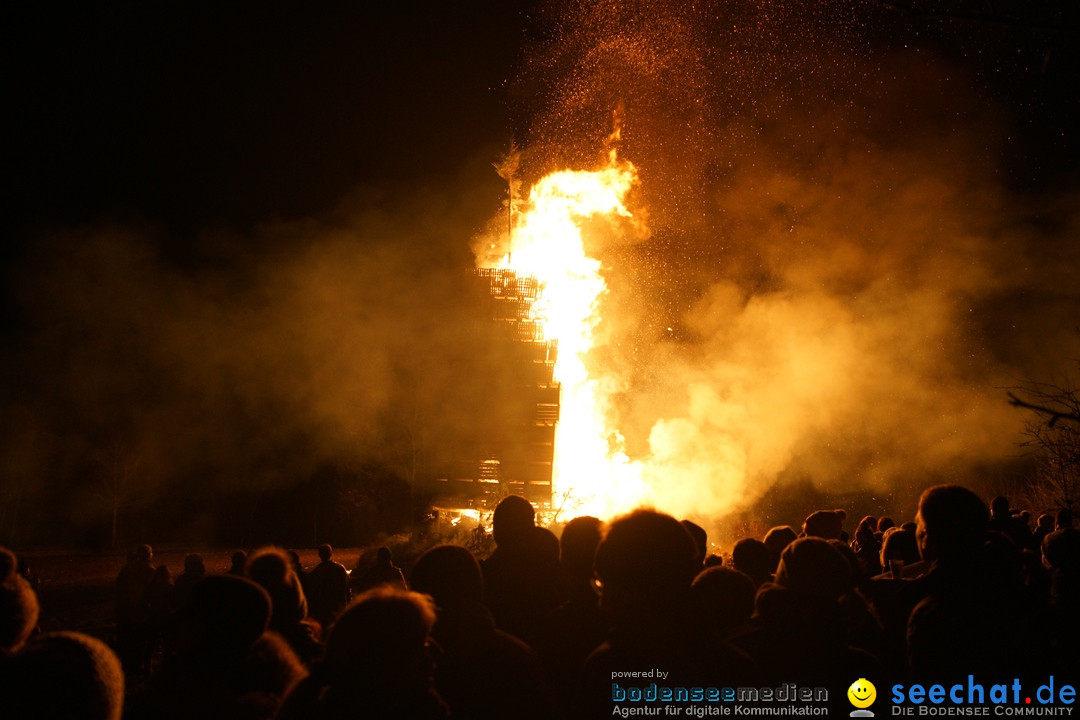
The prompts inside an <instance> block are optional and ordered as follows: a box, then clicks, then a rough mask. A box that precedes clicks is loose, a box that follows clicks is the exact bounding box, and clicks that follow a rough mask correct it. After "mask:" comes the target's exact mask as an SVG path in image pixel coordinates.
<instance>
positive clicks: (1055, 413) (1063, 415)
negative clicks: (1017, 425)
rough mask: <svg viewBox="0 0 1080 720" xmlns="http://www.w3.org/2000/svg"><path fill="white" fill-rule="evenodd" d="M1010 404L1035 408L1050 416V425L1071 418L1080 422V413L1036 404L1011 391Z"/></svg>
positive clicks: (1036, 410) (1028, 408)
mask: <svg viewBox="0 0 1080 720" xmlns="http://www.w3.org/2000/svg"><path fill="white" fill-rule="evenodd" d="M1008 395H1009V404H1010V405H1012V406H1013V407H1020V408H1025V409H1027V410H1034V411H1035V412H1037V413H1039V414H1040V415H1045V416H1046V417H1049V418H1050V420H1049V422H1048V423H1047V424H1048V425H1049V426H1050V427H1054V425H1055V424H1056V423H1057V421H1058V420H1071V421H1073V422H1080V413H1075V412H1061V411H1060V410H1054V409H1053V408H1048V407H1045V406H1043V405H1035V404H1034V403H1029V402H1026V401H1024V400H1021V399H1020V398H1018V397H1016V395H1014V394H1013V393H1009V394H1008Z"/></svg>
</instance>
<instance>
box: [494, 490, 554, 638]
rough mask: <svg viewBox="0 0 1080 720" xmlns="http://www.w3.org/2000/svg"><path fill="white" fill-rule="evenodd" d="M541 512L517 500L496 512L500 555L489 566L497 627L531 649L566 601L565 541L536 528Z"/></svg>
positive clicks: (512, 498)
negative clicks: (561, 543)
mask: <svg viewBox="0 0 1080 720" xmlns="http://www.w3.org/2000/svg"><path fill="white" fill-rule="evenodd" d="M535 517H536V511H535V510H534V508H533V506H532V504H531V503H530V502H529V501H528V500H526V499H525V498H523V497H520V496H517V495H511V496H509V497H507V498H504V499H503V500H502V501H501V502H500V503H499V504H498V505H497V506H496V508H495V512H494V514H493V517H492V534H493V536H494V538H495V551H494V552H492V553H491V556H490V557H489V558H487V560H485V561H484V562H483V565H482V570H483V573H484V587H485V603H486V604H487V606H488V608H489V609H490V610H491V614H492V615H493V616H494V617H495V624H496V625H497V626H498V627H499V628H501V629H503V630H505V631H506V632H508V633H510V634H512V635H515V636H517V637H519V638H521V639H522V640H524V641H525V642H526V643H528V644H529V645H530V646H533V647H535V644H536V643H537V642H538V641H539V640H540V638H541V637H542V636H543V634H544V632H545V622H546V620H547V618H548V616H549V614H550V613H551V611H552V610H554V609H555V608H556V607H557V606H558V605H559V603H560V602H561V601H562V599H563V598H562V592H561V583H560V578H559V541H558V539H557V538H556V537H555V536H554V535H553V534H552V533H551V531H549V530H547V529H545V528H539V527H537V526H536V525H535Z"/></svg>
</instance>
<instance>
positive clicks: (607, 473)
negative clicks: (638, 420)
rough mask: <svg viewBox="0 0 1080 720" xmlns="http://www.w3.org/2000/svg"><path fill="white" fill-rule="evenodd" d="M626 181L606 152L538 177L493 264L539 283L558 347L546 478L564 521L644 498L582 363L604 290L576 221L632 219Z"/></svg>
mask: <svg viewBox="0 0 1080 720" xmlns="http://www.w3.org/2000/svg"><path fill="white" fill-rule="evenodd" d="M636 182H637V170H636V169H635V168H634V166H633V164H632V163H630V162H627V161H620V160H619V159H618V157H617V156H616V154H615V152H614V151H612V152H611V153H610V155H609V158H608V164H607V166H606V167H604V168H601V169H599V170H595V171H571V170H562V171H559V172H554V173H551V174H550V175H547V176H545V177H544V178H542V179H541V180H540V181H539V182H537V183H536V184H535V185H534V186H533V187H532V189H531V190H530V192H529V196H528V199H527V201H526V202H525V204H524V205H523V207H522V208H521V209H520V212H519V213H518V216H517V222H516V223H515V226H514V228H513V230H514V234H513V239H512V240H513V243H512V249H511V250H512V251H511V252H508V253H507V254H506V255H505V256H504V257H503V258H502V260H501V261H500V262H499V267H502V268H506V269H514V270H517V271H518V272H521V273H527V274H530V275H534V276H536V277H537V278H538V279H539V280H540V281H541V282H543V283H544V285H545V290H544V293H543V297H542V299H541V301H540V302H538V303H537V304H536V306H535V307H534V312H535V314H536V315H537V316H538V318H539V319H542V320H543V324H544V332H545V334H546V335H547V336H548V337H549V338H555V339H557V340H558V341H559V356H558V362H557V363H556V365H555V379H556V380H557V381H558V382H559V383H561V384H562V401H561V403H562V408H561V413H560V421H559V424H558V427H557V429H556V435H555V458H554V473H553V478H552V481H553V485H554V488H553V489H554V495H555V497H554V503H555V506H556V507H558V508H561V509H562V511H563V515H562V517H564V518H566V517H572V516H576V515H585V514H590V515H597V516H599V517H610V516H612V515H614V514H617V513H620V512H625V511H627V510H629V509H632V508H634V507H636V506H638V505H640V504H641V503H642V502H644V501H646V500H648V499H649V492H648V486H647V484H646V483H645V482H644V480H643V477H642V467H641V465H640V464H639V463H636V462H632V461H631V460H630V459H629V458H628V457H627V455H626V453H625V451H624V442H623V438H622V436H621V435H620V434H619V432H618V430H617V429H615V428H613V427H611V426H610V422H609V421H610V413H609V403H608V398H607V393H606V392H605V388H604V385H603V383H602V381H601V379H598V378H595V377H592V376H591V375H590V372H589V369H588V367H587V365H586V355H587V353H588V351H589V350H590V349H591V348H592V347H593V344H594V342H595V333H594V331H595V329H596V327H597V324H598V323H599V321H600V318H599V314H598V304H599V300H600V298H601V296H602V295H603V294H604V293H605V291H606V285H605V281H604V278H603V275H602V273H601V263H600V262H599V261H598V260H597V259H595V258H593V257H590V256H589V255H588V253H587V252H586V247H585V242H584V238H583V237H582V229H581V224H582V221H583V220H586V219H590V218H596V217H597V216H605V217H608V218H611V219H616V220H618V219H623V221H624V222H627V223H633V222H634V219H633V216H632V214H631V212H630V211H629V210H628V209H627V207H626V204H625V202H626V198H627V195H628V193H629V192H630V190H631V188H632V187H633V186H634V184H635V183H636Z"/></svg>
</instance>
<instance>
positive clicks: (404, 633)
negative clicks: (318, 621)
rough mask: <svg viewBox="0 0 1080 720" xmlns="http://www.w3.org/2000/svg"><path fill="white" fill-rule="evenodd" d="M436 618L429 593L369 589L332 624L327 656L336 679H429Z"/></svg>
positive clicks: (371, 682) (371, 681) (403, 681)
mask: <svg viewBox="0 0 1080 720" xmlns="http://www.w3.org/2000/svg"><path fill="white" fill-rule="evenodd" d="M434 624H435V607H434V605H433V603H432V601H431V598H429V597H428V596H426V595H421V594H420V593H416V592H410V591H407V590H399V589H396V588H392V587H389V586H383V587H378V588H375V589H373V590H368V591H367V592H365V593H363V594H362V595H360V596H359V597H358V598H357V599H356V600H354V601H353V603H352V604H351V605H349V607H348V608H347V609H346V610H345V612H344V613H342V614H341V617H339V618H338V619H337V621H336V622H335V623H334V624H333V626H332V627H331V628H330V634H329V636H328V637H327V640H326V651H325V653H324V656H323V660H324V662H325V665H326V668H327V670H328V671H329V673H330V676H331V678H332V680H331V682H332V683H342V682H344V683H356V684H360V685H364V686H368V687H372V686H374V687H379V686H380V685H379V683H380V682H383V681H392V682H393V683H394V684H405V685H416V684H420V685H423V684H425V683H426V682H427V681H428V680H429V675H430V672H431V667H430V664H429V661H428V659H427V653H426V650H425V647H426V643H427V641H428V635H429V634H430V632H431V628H432V626H433V625H434Z"/></svg>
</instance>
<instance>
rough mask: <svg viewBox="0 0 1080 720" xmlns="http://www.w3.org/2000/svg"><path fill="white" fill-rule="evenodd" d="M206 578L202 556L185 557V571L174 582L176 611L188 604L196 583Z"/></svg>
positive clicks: (193, 554) (173, 598)
mask: <svg viewBox="0 0 1080 720" xmlns="http://www.w3.org/2000/svg"><path fill="white" fill-rule="evenodd" d="M245 557H246V556H245ZM204 577H206V563H205V562H203V557H202V555H199V554H197V553H189V554H188V555H186V556H185V557H184V571H183V572H182V573H180V574H179V575H177V576H176V580H175V581H174V582H173V597H172V606H173V608H174V609H180V608H181V607H183V606H184V605H185V604H187V601H188V598H189V597H190V596H191V588H193V587H195V583H197V582H199V581H200V580H202V579H203V578H204Z"/></svg>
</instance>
